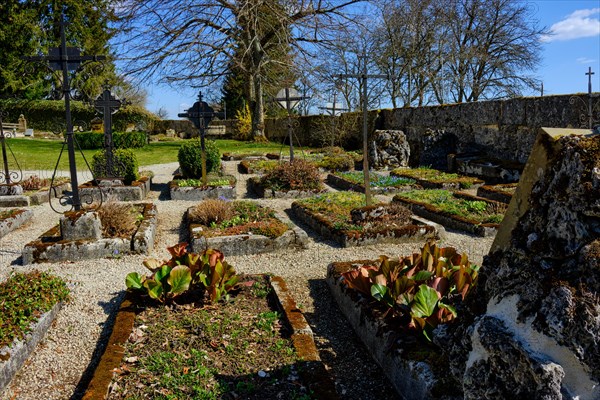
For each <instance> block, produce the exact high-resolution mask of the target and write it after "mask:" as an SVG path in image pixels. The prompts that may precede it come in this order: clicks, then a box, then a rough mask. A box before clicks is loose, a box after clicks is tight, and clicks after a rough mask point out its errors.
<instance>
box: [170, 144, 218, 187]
mask: <svg viewBox="0 0 600 400" xmlns="http://www.w3.org/2000/svg"><path fill="white" fill-rule="evenodd" d="M205 149H206V172H207V173H209V172H215V171H218V170H219V168H220V167H221V153H220V151H219V148H218V147H217V144H216V143H215V141H213V140H205ZM177 160H178V161H179V169H180V170H181V174H182V175H183V176H184V177H185V178H194V179H198V178H201V177H202V146H201V142H200V140H198V139H191V140H189V141H187V142H186V143H184V144H183V145H181V147H180V148H179V152H178V153H177Z"/></svg>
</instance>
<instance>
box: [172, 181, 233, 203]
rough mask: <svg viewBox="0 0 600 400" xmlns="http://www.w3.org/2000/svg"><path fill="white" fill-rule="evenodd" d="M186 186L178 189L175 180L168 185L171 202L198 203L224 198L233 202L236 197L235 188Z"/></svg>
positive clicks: (231, 186) (229, 186) (230, 186)
mask: <svg viewBox="0 0 600 400" xmlns="http://www.w3.org/2000/svg"><path fill="white" fill-rule="evenodd" d="M236 184H237V182H234V184H233V185H228V186H206V187H203V186H186V187H179V185H177V182H175V180H172V181H170V182H169V183H168V185H169V195H170V196H171V200H185V201H200V200H205V199H218V198H225V199H230V200H233V199H235V197H236V193H235V186H236Z"/></svg>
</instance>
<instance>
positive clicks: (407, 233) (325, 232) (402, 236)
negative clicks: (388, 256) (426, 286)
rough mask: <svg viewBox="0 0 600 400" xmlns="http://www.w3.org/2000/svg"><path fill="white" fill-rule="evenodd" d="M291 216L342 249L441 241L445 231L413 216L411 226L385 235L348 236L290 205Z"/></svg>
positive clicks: (304, 209)
mask: <svg viewBox="0 0 600 400" xmlns="http://www.w3.org/2000/svg"><path fill="white" fill-rule="evenodd" d="M292 214H293V215H294V216H295V217H296V218H298V219H299V220H300V221H302V222H304V223H305V224H306V225H308V226H309V227H310V228H311V229H312V230H314V231H315V232H317V233H318V234H319V235H321V236H322V237H324V238H328V239H333V240H335V241H336V242H337V243H339V244H340V245H341V246H342V247H353V246H368V245H371V244H380V243H421V242H426V241H427V240H429V239H441V238H443V237H444V236H445V233H446V231H445V230H444V228H443V227H442V226H440V225H438V224H435V223H433V222H431V221H427V220H425V219H422V218H419V217H415V216H413V222H414V224H413V225H407V226H404V227H401V228H397V229H390V230H389V231H388V232H386V234H382V233H376V234H369V235H365V234H358V233H357V234H356V235H349V234H348V233H347V232H346V231H336V230H335V228H334V227H333V226H331V223H330V221H329V220H328V219H326V218H323V217H322V216H321V215H319V214H317V213H313V212H312V211H310V210H308V209H306V208H304V207H302V206H301V205H300V204H298V203H297V202H293V203H292Z"/></svg>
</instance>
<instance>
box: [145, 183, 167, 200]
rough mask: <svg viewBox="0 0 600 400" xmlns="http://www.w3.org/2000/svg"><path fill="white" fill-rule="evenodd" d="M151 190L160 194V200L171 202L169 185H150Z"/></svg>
mask: <svg viewBox="0 0 600 400" xmlns="http://www.w3.org/2000/svg"><path fill="white" fill-rule="evenodd" d="M150 190H151V191H152V192H160V193H159V195H158V199H159V200H162V201H165V200H171V195H170V194H169V185H168V184H166V183H152V184H151V185H150Z"/></svg>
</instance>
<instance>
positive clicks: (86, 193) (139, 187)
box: [79, 176, 152, 202]
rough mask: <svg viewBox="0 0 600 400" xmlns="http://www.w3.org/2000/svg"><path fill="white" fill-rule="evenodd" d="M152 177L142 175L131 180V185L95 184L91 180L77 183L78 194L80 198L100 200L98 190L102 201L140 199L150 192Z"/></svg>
mask: <svg viewBox="0 0 600 400" xmlns="http://www.w3.org/2000/svg"><path fill="white" fill-rule="evenodd" d="M151 184H152V178H151V177H148V176H142V177H140V178H139V179H138V180H136V181H133V182H131V185H117V186H95V185H94V184H93V183H92V181H89V182H86V183H84V184H82V185H79V196H80V197H81V198H85V197H88V198H89V197H90V196H91V198H93V199H94V201H100V195H99V193H98V191H99V190H101V191H102V201H104V202H105V201H107V200H109V199H110V200H115V201H141V200H144V199H145V198H146V195H148V192H150V185H151Z"/></svg>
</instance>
